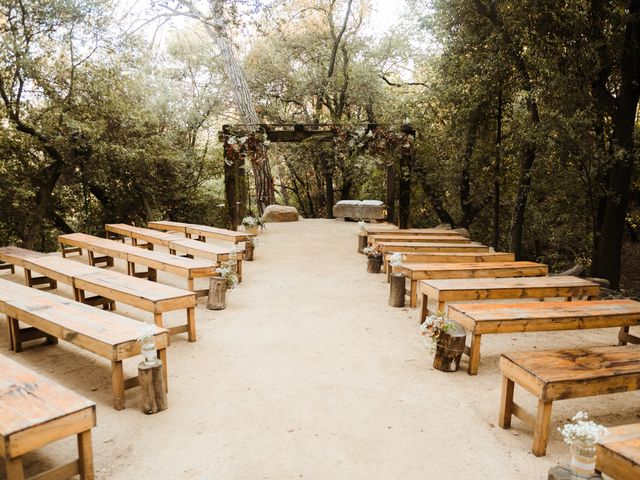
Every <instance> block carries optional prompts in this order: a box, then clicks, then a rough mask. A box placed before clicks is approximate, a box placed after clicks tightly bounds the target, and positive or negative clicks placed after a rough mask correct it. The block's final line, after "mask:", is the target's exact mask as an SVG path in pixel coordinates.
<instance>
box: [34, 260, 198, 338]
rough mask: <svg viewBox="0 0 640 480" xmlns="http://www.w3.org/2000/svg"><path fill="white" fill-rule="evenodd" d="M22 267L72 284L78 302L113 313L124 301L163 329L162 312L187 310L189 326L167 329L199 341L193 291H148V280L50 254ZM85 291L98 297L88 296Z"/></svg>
mask: <svg viewBox="0 0 640 480" xmlns="http://www.w3.org/2000/svg"><path fill="white" fill-rule="evenodd" d="M22 268H24V269H25V270H30V271H35V272H38V273H40V274H43V275H45V276H47V277H48V278H52V279H55V280H56V281H59V282H61V283H64V284H66V285H70V286H71V287H72V288H73V291H74V296H75V299H76V301H78V302H82V303H86V304H88V305H93V306H99V305H102V306H103V307H104V308H105V309H109V310H112V311H113V310H115V309H116V302H122V303H124V304H125V305H130V306H132V307H136V308H139V309H141V310H145V311H147V312H151V313H152V314H153V320H154V323H155V324H156V325H158V326H159V327H162V326H164V320H163V318H162V315H163V313H166V312H172V311H175V310H183V309H186V313H187V321H186V323H184V324H180V325H177V326H172V327H168V330H169V332H171V335H176V334H178V333H182V332H187V334H188V339H189V341H190V342H195V341H196V319H195V308H196V294H195V293H194V292H190V291H187V290H181V289H179V288H175V287H171V286H168V285H162V284H156V285H154V286H153V288H149V284H148V282H147V281H146V280H143V279H140V278H136V277H131V276H128V275H124V274H122V273H119V272H113V271H110V270H105V269H102V268H97V267H92V266H90V265H85V264H82V263H79V262H73V261H71V260H66V259H63V258H60V257H57V256H51V255H49V256H45V257H38V258H30V259H27V260H25V261H24V262H23V267H22ZM86 292H92V293H94V294H95V295H94V296H91V297H87V295H86Z"/></svg>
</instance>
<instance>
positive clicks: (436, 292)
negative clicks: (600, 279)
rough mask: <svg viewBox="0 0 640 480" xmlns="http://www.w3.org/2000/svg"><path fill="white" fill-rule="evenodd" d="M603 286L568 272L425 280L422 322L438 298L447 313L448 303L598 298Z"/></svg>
mask: <svg viewBox="0 0 640 480" xmlns="http://www.w3.org/2000/svg"><path fill="white" fill-rule="evenodd" d="M599 293H600V286H599V285H598V284H597V283H594V282H590V281H588V280H585V279H584V278H579V277H572V276H566V275H556V276H551V277H522V278H474V279H447V280H421V281H420V283H419V285H418V294H419V296H420V298H421V299H422V313H421V315H420V323H422V322H424V319H425V318H427V315H428V309H427V303H428V300H429V299H433V300H435V302H436V304H437V305H438V307H437V310H436V311H437V312H444V308H445V303H446V302H464V301H469V300H502V299H511V298H538V299H544V298H566V299H569V300H570V299H573V298H580V297H588V298H590V299H591V298H594V297H596V296H597V295H598V294H599Z"/></svg>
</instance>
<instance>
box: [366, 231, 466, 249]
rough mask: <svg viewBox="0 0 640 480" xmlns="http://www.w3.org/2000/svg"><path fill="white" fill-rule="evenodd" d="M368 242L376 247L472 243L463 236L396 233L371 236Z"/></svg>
mask: <svg viewBox="0 0 640 480" xmlns="http://www.w3.org/2000/svg"><path fill="white" fill-rule="evenodd" d="M367 242H368V243H369V245H370V246H376V245H377V244H378V243H380V242H403V243H425V242H429V243H471V240H470V239H468V238H467V237H463V236H461V235H430V234H421V235H406V234H404V235H401V234H396V233H379V234H376V235H369V237H368V238H367Z"/></svg>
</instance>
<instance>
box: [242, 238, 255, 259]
mask: <svg viewBox="0 0 640 480" xmlns="http://www.w3.org/2000/svg"><path fill="white" fill-rule="evenodd" d="M255 250H256V247H254V246H253V242H246V243H245V244H244V259H245V260H246V261H247V262H253V254H254V252H255Z"/></svg>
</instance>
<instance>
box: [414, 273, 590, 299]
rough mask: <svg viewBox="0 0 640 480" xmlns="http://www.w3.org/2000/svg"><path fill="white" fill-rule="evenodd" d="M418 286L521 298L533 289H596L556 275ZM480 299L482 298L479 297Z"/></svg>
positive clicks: (444, 281) (582, 281)
mask: <svg viewBox="0 0 640 480" xmlns="http://www.w3.org/2000/svg"><path fill="white" fill-rule="evenodd" d="M420 286H421V287H422V286H425V287H430V289H432V290H437V291H445V290H446V291H453V292H462V291H470V290H514V289H519V290H522V291H523V294H524V295H523V298H525V297H526V294H525V293H526V290H528V289H534V288H544V289H547V288H577V287H580V288H584V287H598V286H599V285H598V284H597V283H594V282H590V281H588V280H585V279H584V278H579V277H572V276H568V275H557V276H552V277H519V278H474V279H460V278H454V279H442V280H421V281H420ZM479 298H482V297H479Z"/></svg>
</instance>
